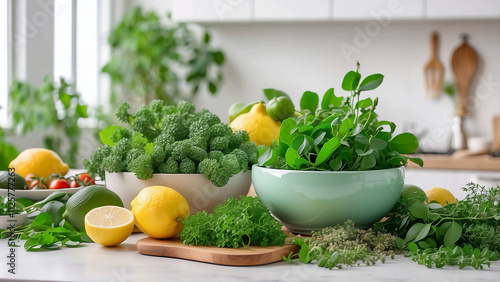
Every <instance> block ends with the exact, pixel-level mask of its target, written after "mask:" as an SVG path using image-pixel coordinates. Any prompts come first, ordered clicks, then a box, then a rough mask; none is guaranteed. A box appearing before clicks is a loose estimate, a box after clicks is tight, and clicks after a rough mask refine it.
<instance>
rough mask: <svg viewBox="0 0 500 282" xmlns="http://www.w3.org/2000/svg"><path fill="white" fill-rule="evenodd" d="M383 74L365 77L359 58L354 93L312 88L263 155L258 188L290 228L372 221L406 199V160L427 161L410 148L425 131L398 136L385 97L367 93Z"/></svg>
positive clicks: (352, 78)
mask: <svg viewBox="0 0 500 282" xmlns="http://www.w3.org/2000/svg"><path fill="white" fill-rule="evenodd" d="M383 78H384V76H383V75H381V74H373V75H369V76H367V77H366V78H364V79H363V80H361V74H360V73H359V63H358V66H357V69H356V70H355V71H350V72H348V73H347V74H346V75H345V77H344V79H343V81H342V89H343V90H345V91H348V92H349V93H350V95H349V96H347V97H341V96H340V97H337V96H336V95H335V94H334V89H333V88H331V89H329V90H328V91H326V93H325V95H324V96H323V98H322V100H321V103H320V99H319V96H318V95H317V94H316V93H313V92H310V91H306V92H305V93H304V94H303V96H302V98H301V100H300V113H301V114H300V115H299V116H297V117H291V118H287V119H285V120H284V121H283V122H282V124H281V128H280V135H279V142H274V143H273V144H272V146H271V147H270V148H269V149H268V150H267V151H266V152H265V153H263V154H262V155H261V157H260V158H259V163H258V166H257V167H255V168H254V169H253V171H252V180H253V183H254V187H255V190H256V192H257V195H258V196H259V197H260V198H261V199H262V200H263V201H264V203H266V205H268V207H269V208H270V210H271V212H272V213H273V214H274V215H275V216H277V217H278V218H280V219H281V221H282V223H284V224H285V225H286V226H287V227H289V229H291V230H295V231H297V232H308V231H310V230H314V229H316V230H317V229H321V228H323V227H326V226H334V225H336V224H341V223H343V222H344V221H345V220H347V219H352V220H353V221H354V223H355V224H356V225H357V226H358V227H366V226H369V225H371V224H372V223H373V222H375V221H376V220H378V219H380V218H381V217H382V216H383V215H384V214H386V213H387V212H389V210H390V209H391V208H392V207H393V206H394V204H395V203H396V201H397V200H398V198H399V195H400V193H401V189H402V187H403V185H404V170H403V169H402V167H404V166H405V165H406V164H407V162H408V161H413V162H415V163H417V164H419V165H422V164H423V163H422V160H421V159H419V158H412V157H408V156H406V155H405V154H410V153H413V152H414V151H415V150H416V149H417V147H418V140H417V138H416V137H415V136H414V135H413V134H411V133H401V134H398V135H396V136H393V135H394V132H395V129H396V125H395V124H394V123H393V122H390V121H384V120H379V119H378V115H377V114H376V113H375V109H376V107H377V105H378V98H377V99H375V100H372V99H371V98H365V99H361V94H362V93H363V92H364V91H369V90H373V89H376V88H377V87H378V86H379V85H380V84H381V83H382V81H383ZM270 186H273V187H274V188H273V189H271V188H270ZM341 207H343V208H341Z"/></svg>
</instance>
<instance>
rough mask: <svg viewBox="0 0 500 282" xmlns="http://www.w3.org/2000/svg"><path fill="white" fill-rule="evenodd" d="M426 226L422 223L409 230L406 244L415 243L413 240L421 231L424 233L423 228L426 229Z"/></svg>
mask: <svg viewBox="0 0 500 282" xmlns="http://www.w3.org/2000/svg"><path fill="white" fill-rule="evenodd" d="M424 226H425V224H423V223H420V222H419V223H415V224H413V225H412V227H410V229H409V230H408V233H406V237H405V242H406V243H408V242H411V241H413V239H415V238H416V237H417V235H418V234H419V233H420V231H422V228H424Z"/></svg>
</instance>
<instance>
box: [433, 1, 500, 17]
mask: <svg viewBox="0 0 500 282" xmlns="http://www.w3.org/2000/svg"><path fill="white" fill-rule="evenodd" d="M426 14H427V18H429V19H500V1H498V0H474V1H471V0H428V1H427V11H426Z"/></svg>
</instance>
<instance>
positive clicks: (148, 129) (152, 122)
mask: <svg viewBox="0 0 500 282" xmlns="http://www.w3.org/2000/svg"><path fill="white" fill-rule="evenodd" d="M159 122H160V121H159V120H158V119H157V116H155V114H154V113H153V112H152V111H151V109H150V108H149V107H148V106H144V107H142V108H141V109H140V110H139V111H138V112H137V113H136V114H135V116H134V121H133V122H132V123H131V126H132V130H134V131H136V132H140V133H142V134H143V135H144V136H145V137H146V138H147V139H148V141H152V140H153V139H154V138H155V137H156V136H158V134H160V132H161V129H160V128H158V126H157V125H158V124H159Z"/></svg>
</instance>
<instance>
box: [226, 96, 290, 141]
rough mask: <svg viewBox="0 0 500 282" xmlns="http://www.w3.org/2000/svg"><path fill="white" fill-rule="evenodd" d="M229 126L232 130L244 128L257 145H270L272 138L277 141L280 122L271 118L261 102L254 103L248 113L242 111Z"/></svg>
mask: <svg viewBox="0 0 500 282" xmlns="http://www.w3.org/2000/svg"><path fill="white" fill-rule="evenodd" d="M229 127H231V128H232V129H233V131H237V130H245V131H246V132H248V136H250V142H255V144H256V145H257V146H259V145H266V146H268V147H269V146H271V143H272V142H273V140H276V142H278V140H279V135H280V127H281V122H279V121H275V120H273V119H272V118H271V117H270V116H269V115H268V114H267V111H266V106H264V105H263V104H262V103H258V104H255V105H254V106H253V107H252V109H251V110H250V111H249V112H248V113H244V114H241V115H239V116H238V117H237V118H235V119H234V120H233V121H232V122H231V123H230V124H229Z"/></svg>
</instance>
